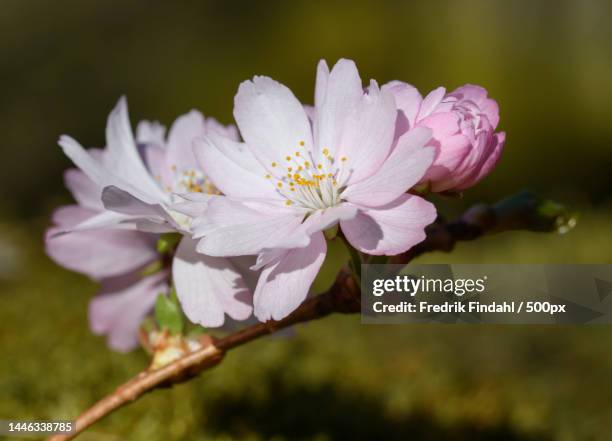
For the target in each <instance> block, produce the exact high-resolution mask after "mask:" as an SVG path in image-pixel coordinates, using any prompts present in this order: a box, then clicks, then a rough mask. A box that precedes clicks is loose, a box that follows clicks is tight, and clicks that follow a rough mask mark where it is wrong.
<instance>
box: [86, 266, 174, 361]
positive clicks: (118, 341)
mask: <svg viewBox="0 0 612 441" xmlns="http://www.w3.org/2000/svg"><path fill="white" fill-rule="evenodd" d="M167 275H168V274H167V273H166V272H160V273H157V274H154V275H152V276H149V277H145V278H143V279H140V280H139V279H138V277H137V276H135V275H129V276H124V277H120V278H113V279H108V280H105V281H104V282H103V283H102V287H101V290H100V293H99V295H97V296H96V297H94V298H93V300H92V301H91V302H90V304H89V323H90V326H91V329H92V331H93V332H94V333H96V334H98V335H104V334H105V335H107V343H108V346H109V347H110V348H111V349H114V350H116V351H120V352H127V351H130V350H132V349H135V348H136V347H137V346H138V330H139V328H140V324H141V322H142V320H143V319H144V318H145V317H146V316H147V314H149V312H150V311H151V310H152V309H153V305H154V304H155V299H156V298H157V295H158V294H159V293H162V292H166V291H167V290H168V286H167V283H166V278H167Z"/></svg>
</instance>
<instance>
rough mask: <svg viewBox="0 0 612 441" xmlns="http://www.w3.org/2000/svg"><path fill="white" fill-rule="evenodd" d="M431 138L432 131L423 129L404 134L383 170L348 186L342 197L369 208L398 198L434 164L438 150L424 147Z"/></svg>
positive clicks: (418, 128) (415, 129)
mask: <svg viewBox="0 0 612 441" xmlns="http://www.w3.org/2000/svg"><path fill="white" fill-rule="evenodd" d="M430 138H431V130H430V129H428V128H424V127H416V128H414V129H412V130H410V131H408V132H407V133H405V134H404V135H402V136H401V137H400V139H399V140H398V144H397V146H396V148H395V149H394V150H393V152H392V153H391V155H390V156H389V158H388V159H387V160H386V161H385V163H384V164H383V165H382V167H381V168H380V169H379V170H378V171H377V172H376V173H375V174H374V175H372V176H370V177H369V178H367V179H365V180H363V181H361V182H358V183H357V184H354V185H349V186H348V187H347V189H346V190H345V191H344V193H343V194H342V197H343V198H345V199H346V200H348V201H350V202H353V203H355V204H358V205H366V206H368V207H379V206H382V205H386V204H388V203H390V202H392V201H394V200H395V199H397V198H398V196H400V195H401V194H402V193H405V192H407V191H408V190H409V189H410V188H412V187H413V186H414V185H415V184H416V183H417V182H419V180H421V178H422V177H423V175H424V174H425V172H426V171H427V169H428V168H429V166H430V165H431V163H432V162H433V159H434V153H435V150H434V149H433V148H432V147H424V146H425V144H427V142H428V141H429V140H430Z"/></svg>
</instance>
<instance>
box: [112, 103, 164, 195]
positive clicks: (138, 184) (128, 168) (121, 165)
mask: <svg viewBox="0 0 612 441" xmlns="http://www.w3.org/2000/svg"><path fill="white" fill-rule="evenodd" d="M104 161H105V164H106V166H107V168H108V169H109V170H111V171H112V172H113V173H114V174H115V175H116V176H118V177H119V178H121V179H122V180H123V181H125V182H127V183H129V184H130V185H132V186H133V187H134V188H135V189H138V190H139V191H140V192H142V193H144V194H145V195H146V196H147V197H148V198H147V199H148V200H147V202H153V201H154V200H156V199H157V200H163V199H164V198H165V197H166V196H165V194H164V192H163V191H162V189H161V188H160V187H159V186H158V185H157V183H156V182H155V180H154V179H153V177H152V176H151V175H150V174H149V172H148V171H147V169H146V167H145V166H144V163H143V161H142V159H141V157H140V154H139V152H138V149H137V147H136V142H135V140H134V135H133V134H132V127H131V126H130V120H129V116H128V109H127V101H126V99H125V97H121V98H120V99H119V102H118V103H117V105H116V106H115V108H114V109H113V110H112V111H111V113H110V115H109V116H108V121H107V124H106V152H105V158H104ZM125 190H128V191H129V189H127V188H125ZM130 192H131V191H130Z"/></svg>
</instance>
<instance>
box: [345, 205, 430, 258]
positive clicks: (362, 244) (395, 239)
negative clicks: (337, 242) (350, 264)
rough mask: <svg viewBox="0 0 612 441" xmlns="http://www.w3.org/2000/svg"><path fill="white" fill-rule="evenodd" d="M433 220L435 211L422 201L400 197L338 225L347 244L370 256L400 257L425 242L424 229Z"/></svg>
mask: <svg viewBox="0 0 612 441" xmlns="http://www.w3.org/2000/svg"><path fill="white" fill-rule="evenodd" d="M435 218H436V209H435V207H434V205H433V204H431V203H430V202H427V201H426V200H425V199H423V198H420V197H418V196H413V195H410V194H403V195H401V196H400V197H399V198H398V199H397V200H396V201H394V202H392V203H391V204H389V205H387V206H384V207H378V208H362V211H361V212H360V213H359V214H358V215H357V217H355V218H354V219H351V220H346V221H342V222H340V227H341V228H342V232H343V233H344V235H345V237H346V238H347V240H348V241H349V243H350V244H351V245H352V246H353V247H355V248H357V249H358V250H360V251H362V252H364V253H367V254H372V255H387V256H393V255H395V254H399V253H403V252H405V251H407V250H409V249H410V248H411V247H413V246H414V245H416V244H418V243H419V242H421V241H423V239H425V227H426V226H427V225H429V224H430V223H432V222H433V221H434V220H435Z"/></svg>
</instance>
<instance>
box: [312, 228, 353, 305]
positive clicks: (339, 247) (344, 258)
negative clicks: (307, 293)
mask: <svg viewBox="0 0 612 441" xmlns="http://www.w3.org/2000/svg"><path fill="white" fill-rule="evenodd" d="M349 258H350V255H349V252H348V250H347V249H346V245H344V242H343V241H342V239H340V238H339V237H336V238H335V239H333V240H328V241H327V255H326V256H325V261H324V262H323V265H322V266H321V270H320V271H319V274H317V277H316V279H315V280H314V282H313V284H312V291H313V292H314V293H315V294H320V293H322V292H325V291H327V290H328V289H329V288H330V287H331V286H332V284H333V283H334V281H335V280H336V276H337V275H338V272H340V270H341V269H342V267H343V266H344V265H345V264H346V262H348V260H349Z"/></svg>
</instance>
